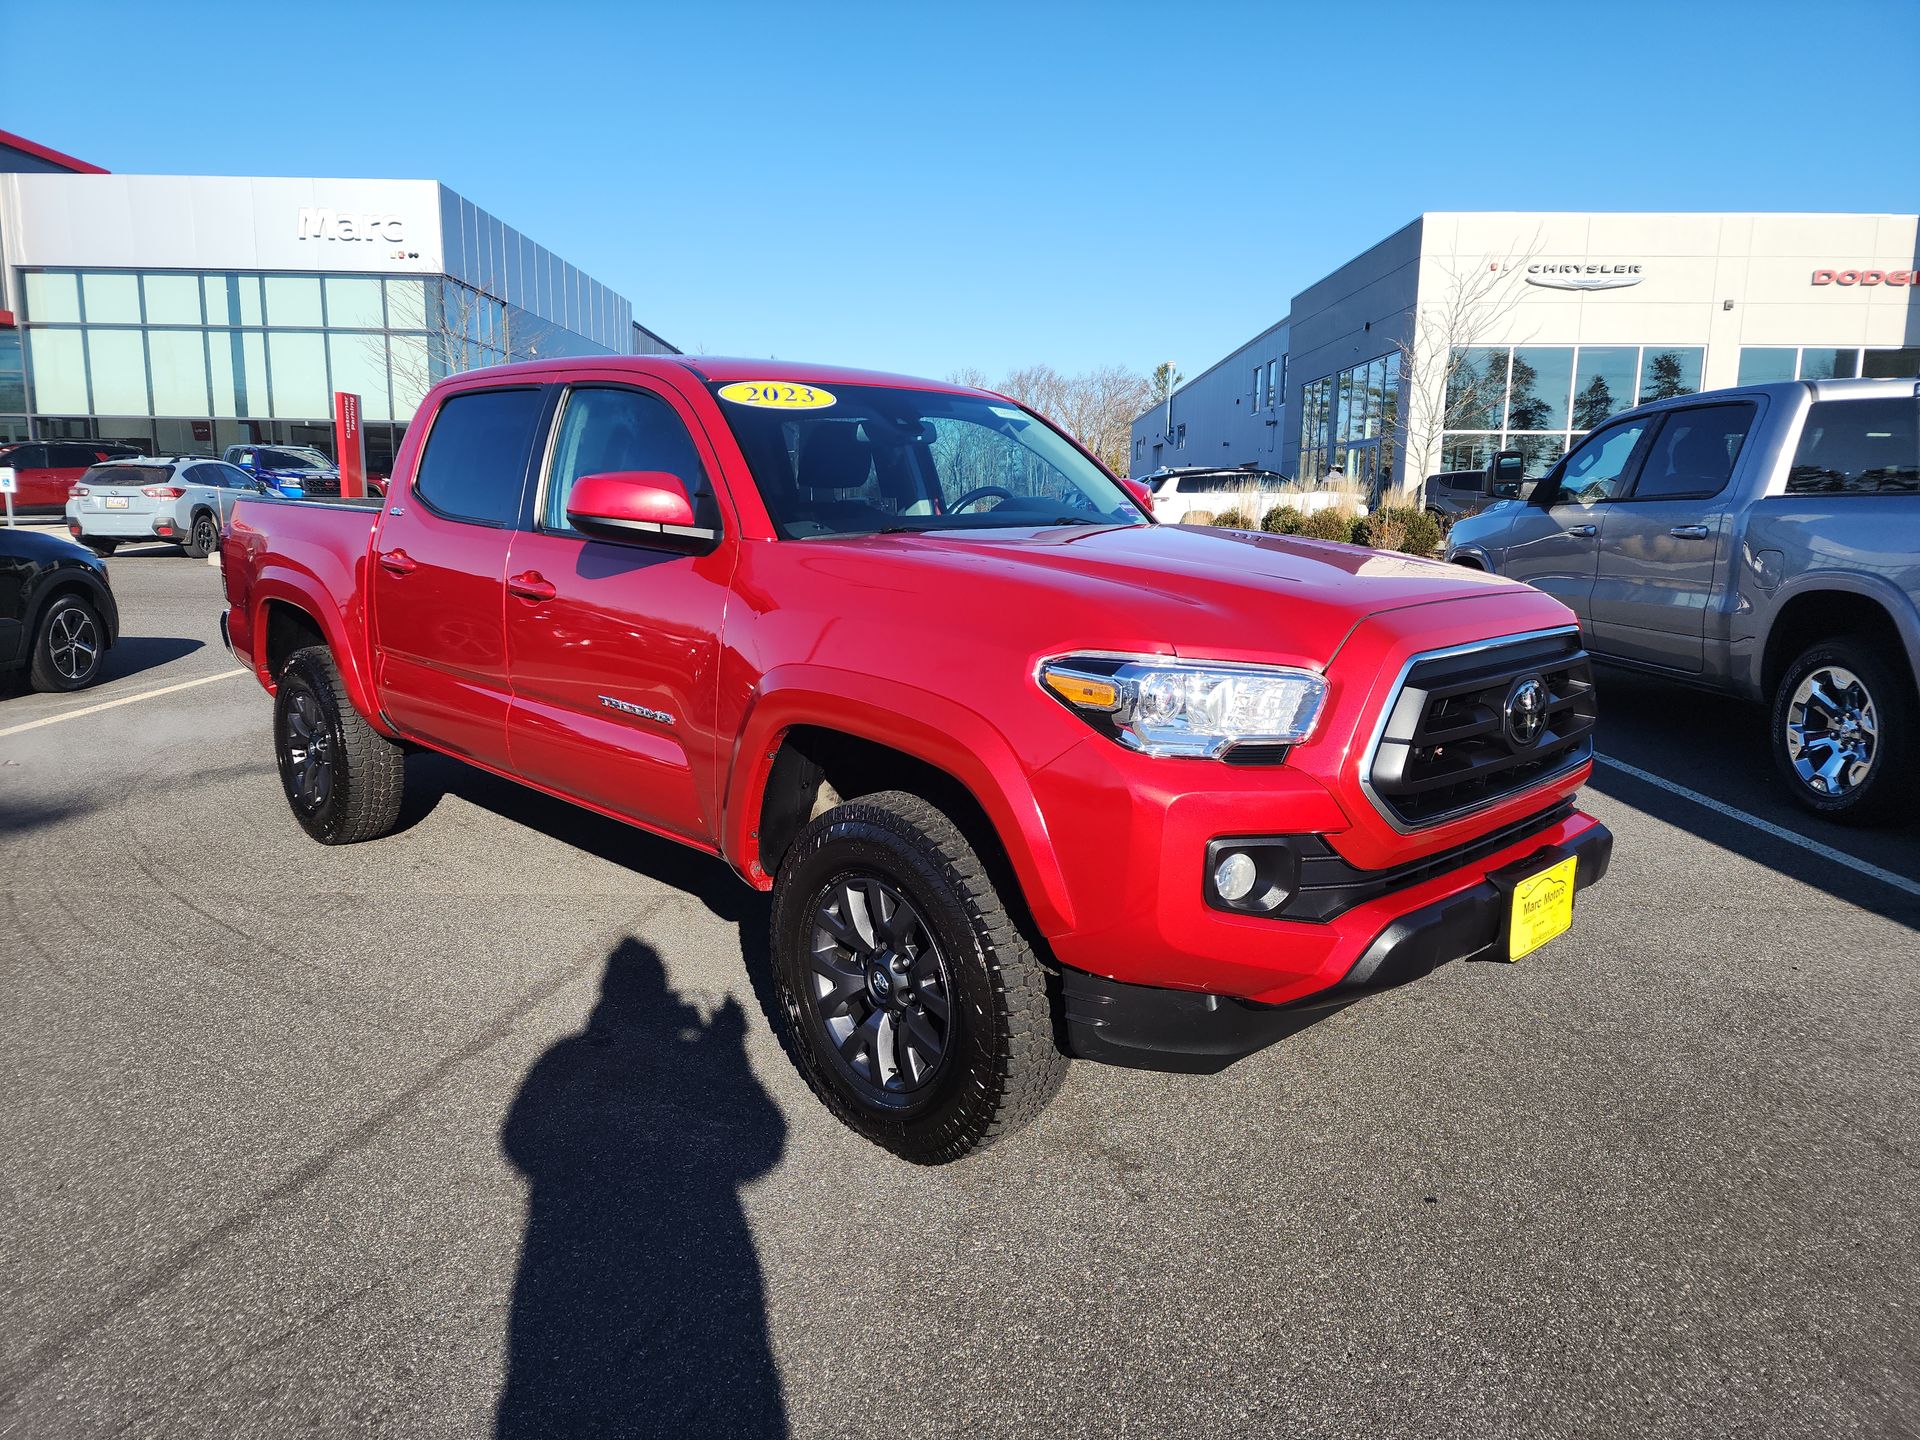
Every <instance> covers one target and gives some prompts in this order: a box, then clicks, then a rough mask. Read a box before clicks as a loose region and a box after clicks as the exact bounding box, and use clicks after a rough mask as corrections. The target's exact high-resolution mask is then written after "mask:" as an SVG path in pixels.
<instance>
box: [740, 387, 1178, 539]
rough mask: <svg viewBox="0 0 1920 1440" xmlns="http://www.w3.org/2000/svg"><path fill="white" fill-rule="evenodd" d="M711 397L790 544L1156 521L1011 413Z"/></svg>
mask: <svg viewBox="0 0 1920 1440" xmlns="http://www.w3.org/2000/svg"><path fill="white" fill-rule="evenodd" d="M713 390H714V394H715V396H716V397H717V398H718V400H719V401H720V410H721V413H723V414H724V415H725V416H726V417H727V422H728V424H729V425H731V426H732V428H733V433H734V437H735V438H736V439H737V440H738V441H739V442H740V449H741V450H742V452H744V453H745V455H746V457H747V465H748V467H749V468H750V469H751V470H752V472H753V479H754V483H755V484H756V485H758V486H759V487H760V494H761V497H762V498H763V499H764V500H765V501H766V505H767V511H768V513H769V514H770V515H771V516H772V517H773V523H774V528H775V529H776V530H777V531H778V532H779V534H780V535H781V536H782V537H783V538H785V539H789V540H808V539H817V538H820V537H823V536H834V535H872V534H875V533H888V534H891V533H894V532H897V531H918V530H979V529H1010V528H1013V527H1015V526H1036V525H1144V524H1146V523H1148V522H1147V520H1146V518H1145V517H1144V516H1143V515H1142V514H1141V513H1140V510H1139V508H1138V507H1137V506H1135V505H1134V503H1133V501H1132V499H1131V498H1130V497H1129V496H1128V495H1127V494H1126V492H1125V491H1124V490H1123V489H1122V488H1121V487H1120V486H1119V485H1118V484H1117V483H1116V482H1115V481H1113V480H1112V479H1111V478H1109V477H1108V476H1107V475H1106V473H1105V472H1104V471H1102V470H1101V469H1100V467H1099V466H1097V465H1095V464H1094V463H1093V462H1092V461H1091V460H1089V459H1088V458H1087V457H1086V456H1085V455H1083V454H1081V453H1080V451H1079V450H1078V449H1076V448H1075V447H1074V446H1073V444H1072V443H1071V442H1070V441H1068V440H1067V439H1066V438H1065V437H1063V436H1062V435H1060V434H1059V432H1057V431H1056V430H1054V429H1053V427H1052V426H1050V425H1048V424H1046V423H1045V422H1043V421H1041V420H1040V419H1038V418H1037V417H1036V416H1034V415H1032V414H1030V413H1028V412H1027V411H1025V410H1022V409H1021V408H1020V407H1019V406H1017V405H1011V404H1007V403H1005V402H1002V401H997V400H989V399H987V398H986V397H985V396H981V395H953V394H943V393H940V392H937V391H930V390H908V389H896V388H894V387H892V386H881V385H835V386H834V387H833V388H832V390H831V391H828V390H824V389H822V388H821V387H819V386H817V385H816V386H806V385H793V384H789V383H786V382H773V381H767V382H760V381H749V382H742V383H736V384H729V385H715V386H714V387H713Z"/></svg>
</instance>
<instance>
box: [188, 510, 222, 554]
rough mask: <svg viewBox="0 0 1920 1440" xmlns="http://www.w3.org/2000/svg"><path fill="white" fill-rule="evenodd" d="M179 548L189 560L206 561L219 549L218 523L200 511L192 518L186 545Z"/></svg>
mask: <svg viewBox="0 0 1920 1440" xmlns="http://www.w3.org/2000/svg"><path fill="white" fill-rule="evenodd" d="M181 548H182V549H184V550H185V551H186V552H187V558H188V559H189V560H204V559H206V558H207V556H209V555H211V554H212V553H213V552H214V551H215V550H218V549H219V548H220V525H219V522H218V521H216V520H215V519H214V518H213V516H211V515H209V514H208V513H207V512H206V511H204V510H202V511H201V512H200V513H199V514H198V515H196V516H194V517H193V529H192V530H190V531H189V532H188V533H187V539H186V543H185V544H184V545H183V546H182V547H181Z"/></svg>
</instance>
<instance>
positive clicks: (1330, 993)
mask: <svg viewBox="0 0 1920 1440" xmlns="http://www.w3.org/2000/svg"><path fill="white" fill-rule="evenodd" d="M1578 819H1579V820H1580V821H1581V822H1583V824H1582V825H1581V827H1580V828H1579V830H1578V832H1577V833H1576V834H1575V835H1574V836H1573V837H1572V838H1570V839H1567V840H1565V841H1562V842H1559V843H1553V844H1544V845H1534V846H1532V847H1531V848H1527V847H1522V848H1527V853H1525V854H1522V855H1520V856H1519V857H1517V858H1513V857H1510V856H1503V857H1501V859H1500V860H1499V863H1497V864H1496V866H1495V867H1494V868H1491V869H1484V870H1480V871H1478V872H1471V871H1470V872H1468V873H1467V875H1466V876H1465V877H1464V883H1456V886H1455V888H1452V889H1450V890H1448V891H1447V893H1445V894H1443V895H1440V896H1438V897H1437V898H1434V899H1431V900H1428V901H1426V902H1425V903H1422V904H1420V905H1418V906H1417V907H1416V908H1414V909H1411V910H1408V911H1406V912H1405V913H1403V914H1400V915H1397V916H1395V917H1394V918H1393V919H1392V920H1390V921H1389V922H1388V923H1387V924H1385V925H1384V926H1383V927H1381V928H1380V930H1379V932H1378V933H1377V934H1375V935H1374V936H1373V937H1372V939H1371V940H1370V941H1369V942H1368V943H1367V944H1366V945H1365V948H1364V949H1362V950H1361V951H1360V953H1359V955H1358V956H1357V958H1355V959H1354V960H1353V962H1352V964H1351V965H1349V966H1348V967H1347V970H1346V972H1345V974H1344V975H1343V976H1341V978H1340V979H1338V980H1337V981H1336V982H1335V983H1334V984H1332V985H1330V986H1327V987H1326V988H1324V989H1322V990H1319V991H1316V992H1314V993H1312V994H1310V995H1306V996H1304V997H1302V998H1300V999H1297V1000H1294V1001H1291V1002H1289V1003H1286V1004H1280V1005H1263V1004H1258V1003H1255V1002H1253V1001H1249V1000H1243V999H1240V998H1237V997H1234V996H1230V995H1216V994H1209V993H1204V992H1200V991H1194V990H1170V989H1162V988H1160V987H1157V986H1150V985H1132V984H1127V983H1125V982H1123V981H1119V980H1110V979H1106V978H1104V977H1102V976H1099V975H1093V974H1089V973H1087V972H1086V971H1082V970H1074V969H1067V968H1063V969H1062V971H1061V979H1060V989H1061V1006H1060V1014H1061V1024H1062V1032H1063V1033H1062V1035H1061V1042H1062V1046H1063V1048H1064V1049H1065V1050H1066V1051H1067V1053H1068V1054H1070V1055H1075V1056H1079V1057H1080V1058H1082V1059H1087V1060H1099V1061H1103V1062H1104V1063H1106V1064H1109V1065H1125V1066H1129V1067H1131V1068H1135V1069H1145V1070H1174V1071H1188V1072H1198V1073H1211V1072H1213V1071H1216V1070H1222V1069H1225V1068H1226V1067H1227V1066H1228V1065H1231V1064H1232V1063H1233V1062H1234V1061H1236V1060H1239V1059H1243V1058H1244V1057H1246V1056H1248V1055H1251V1054H1253V1053H1254V1052H1255V1051H1256V1050H1262V1049H1265V1048H1266V1047H1267V1046H1269V1045H1271V1044H1273V1043H1274V1042H1275V1041H1277V1040H1281V1039H1284V1038H1286V1037H1287V1036H1288V1035H1291V1034H1294V1033H1296V1032H1297V1031H1300V1030H1303V1029H1305V1028H1306V1027H1307V1026H1309V1025H1311V1024H1313V1023H1314V1022H1315V1021H1318V1020H1322V1019H1324V1018H1326V1017H1327V1016H1328V1015H1331V1014H1333V1013H1334V1012H1336V1011H1338V1010H1341V1009H1344V1008H1345V1007H1346V1006H1348V1005H1350V1004H1352V1003H1353V1002H1354V1001H1355V1000H1357V999H1359V998H1360V997H1361V996H1363V995H1367V994H1370V993H1373V992H1375V991H1379V990H1389V989H1392V988H1393V987H1394V986H1396V985H1404V984H1406V983H1407V982H1408V981H1409V980H1416V979H1419V978H1420V977H1421V976H1423V975H1426V974H1428V973H1430V972H1431V971H1433V970H1434V969H1436V968H1438V967H1439V966H1441V965H1444V964H1445V963H1447V962H1448V961H1449V960H1460V959H1468V958H1470V957H1472V956H1474V955H1479V954H1482V953H1485V952H1488V951H1492V950H1496V949H1497V948H1499V947H1502V946H1504V944H1505V942H1506V939H1507V923H1508V909H1509V905H1508V898H1509V895H1510V893H1511V892H1510V888H1509V887H1510V885H1511V882H1512V881H1513V880H1516V879H1519V878H1521V877H1523V876H1526V875H1531V874H1534V873H1536V872H1538V871H1540V870H1543V869H1545V868H1546V867H1547V866H1549V865H1552V864H1554V863H1556V862H1558V861H1561V860H1565V859H1567V858H1568V857H1569V856H1572V857H1575V859H1576V860H1577V864H1576V865H1575V869H1574V890H1575V892H1576V893H1577V892H1579V891H1581V890H1584V889H1586V888H1587V887H1588V886H1589V885H1593V884H1595V883H1597V882H1598V881H1599V880H1600V879H1602V878H1603V877H1604V876H1605V875H1606V873H1607V867H1608V865H1609V863H1610V862H1611V860H1612V858H1613V835H1612V833H1611V832H1610V831H1608V829H1607V828H1606V826H1604V825H1602V824H1600V823H1599V822H1598V821H1596V820H1591V819H1589V818H1588V817H1586V816H1579V817H1578ZM1474 873H1478V874H1479V877H1480V878H1478V879H1477V880H1475V879H1473V878H1472V875H1473V874H1474ZM1452 878H1454V879H1455V880H1456V882H1462V881H1463V877H1460V876H1456V877H1452ZM1420 888H1422V889H1425V888H1426V887H1420ZM1273 923H1274V925H1275V934H1274V943H1275V944H1278V945H1284V944H1285V943H1286V939H1285V935H1286V932H1288V931H1291V930H1294V929H1296V928H1297V927H1294V926H1290V925H1287V924H1285V923H1284V922H1273Z"/></svg>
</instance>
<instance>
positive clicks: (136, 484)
mask: <svg viewBox="0 0 1920 1440" xmlns="http://www.w3.org/2000/svg"><path fill="white" fill-rule="evenodd" d="M259 493H260V485H259V482H257V481H256V480H255V479H254V478H253V477H252V476H251V475H249V474H247V472H246V471H244V470H241V469H239V468H238V467H236V466H233V465H228V464H226V463H224V462H223V461H219V460H209V459H207V458H206V457H205V456H204V455H177V456H174V457H173V458H172V459H159V460H111V461H108V462H107V463H106V464H104V465H95V466H94V467H93V468H92V469H90V470H88V471H87V473H86V474H84V475H82V476H81V477H80V479H79V480H78V481H76V482H75V484H74V487H73V490H72V491H71V493H70V494H69V495H68V498H67V531H68V533H69V534H71V535H72V536H73V538H74V539H76V540H78V541H79V542H80V543H81V544H82V545H85V546H86V547H87V548H88V549H89V550H92V551H93V552H94V554H96V555H111V554H112V553H113V552H114V549H115V548H116V547H117V546H119V545H121V544H140V543H142V542H144V541H151V540H171V541H175V542H177V543H178V544H179V545H180V546H181V547H182V548H183V549H184V550H185V551H186V553H187V554H189V555H191V556H192V557H193V558H194V559H196V560H199V559H204V558H205V557H206V556H208V555H211V554H212V553H213V552H214V550H215V549H216V548H218V546H219V544H220V528H221V527H222V526H223V525H225V524H226V523H227V520H228V518H229V517H230V516H231V515H232V514H233V507H234V503H235V502H236V501H238V500H241V499H243V498H245V497H246V496H249V495H258V494H259Z"/></svg>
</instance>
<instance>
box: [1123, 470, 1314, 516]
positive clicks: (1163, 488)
mask: <svg viewBox="0 0 1920 1440" xmlns="http://www.w3.org/2000/svg"><path fill="white" fill-rule="evenodd" d="M1142 479H1143V480H1144V482H1145V483H1146V485H1147V486H1148V487H1149V488H1150V489H1151V490H1152V491H1153V518H1154V519H1156V520H1158V521H1160V522H1161V523H1162V524H1164V525H1178V524H1179V523H1180V522H1181V521H1183V520H1185V519H1186V518H1187V512H1188V511H1190V510H1205V511H1207V512H1209V513H1210V514H1215V515H1217V514H1220V513H1221V512H1223V511H1226V510H1239V511H1242V512H1244V513H1246V517H1247V524H1248V525H1250V526H1255V527H1257V526H1258V525H1259V524H1260V520H1261V517H1262V516H1264V515H1265V514H1266V513H1267V511H1268V510H1269V509H1270V508H1272V506H1273V505H1274V503H1275V502H1276V501H1277V500H1278V499H1279V498H1280V496H1281V495H1283V494H1285V493H1286V487H1288V486H1289V485H1291V484H1292V483H1293V482H1292V481H1290V480H1288V479H1287V477H1286V476H1284V475H1276V474H1275V473H1274V472H1273V471H1271V470H1208V469H1202V468H1198V467H1196V468H1192V469H1182V470H1163V471H1161V472H1160V473H1159V474H1157V475H1147V476H1143V477H1142Z"/></svg>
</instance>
